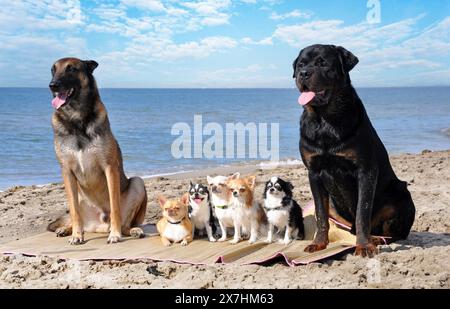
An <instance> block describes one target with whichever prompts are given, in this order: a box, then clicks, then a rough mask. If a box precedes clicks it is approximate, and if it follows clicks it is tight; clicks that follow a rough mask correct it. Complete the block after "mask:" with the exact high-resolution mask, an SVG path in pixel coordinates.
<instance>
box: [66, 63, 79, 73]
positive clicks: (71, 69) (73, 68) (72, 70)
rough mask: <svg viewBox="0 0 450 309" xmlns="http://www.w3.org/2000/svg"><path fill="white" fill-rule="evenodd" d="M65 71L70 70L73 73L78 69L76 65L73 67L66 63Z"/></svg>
mask: <svg viewBox="0 0 450 309" xmlns="http://www.w3.org/2000/svg"><path fill="white" fill-rule="evenodd" d="M66 71H67V72H70V73H74V72H77V71H78V69H77V68H76V67H74V66H71V65H68V66H67V67H66Z"/></svg>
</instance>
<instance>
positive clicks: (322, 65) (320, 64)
mask: <svg viewBox="0 0 450 309" xmlns="http://www.w3.org/2000/svg"><path fill="white" fill-rule="evenodd" d="M326 65H327V62H326V61H325V60H324V59H323V58H319V59H317V60H316V66H319V67H324V66H326Z"/></svg>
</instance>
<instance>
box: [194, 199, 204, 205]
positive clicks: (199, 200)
mask: <svg viewBox="0 0 450 309" xmlns="http://www.w3.org/2000/svg"><path fill="white" fill-rule="evenodd" d="M194 202H195V203H197V204H198V205H200V203H201V202H202V199H201V198H195V199H194Z"/></svg>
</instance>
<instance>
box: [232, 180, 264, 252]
mask: <svg viewBox="0 0 450 309" xmlns="http://www.w3.org/2000/svg"><path fill="white" fill-rule="evenodd" d="M226 184H227V186H228V188H229V190H230V192H231V194H232V197H231V203H232V205H233V206H234V213H233V223H234V237H233V240H231V241H230V243H232V244H237V243H238V242H239V241H240V240H241V228H242V232H243V233H246V232H247V233H248V231H250V239H249V240H248V242H249V243H250V244H253V243H255V242H256V240H257V238H258V234H260V233H264V232H265V230H266V228H267V217H266V213H265V212H264V210H263V209H262V207H261V205H260V204H259V203H257V202H256V201H255V199H254V190H255V184H256V176H248V177H246V178H242V179H241V178H239V176H237V177H236V176H235V175H233V176H230V177H228V179H227V182H226Z"/></svg>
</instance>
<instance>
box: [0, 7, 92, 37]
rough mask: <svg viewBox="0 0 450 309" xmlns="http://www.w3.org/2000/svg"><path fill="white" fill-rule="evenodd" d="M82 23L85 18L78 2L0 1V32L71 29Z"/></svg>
mask: <svg viewBox="0 0 450 309" xmlns="http://www.w3.org/2000/svg"><path fill="white" fill-rule="evenodd" d="M84 22H85V16H84V15H83V13H82V11H81V6H80V1H78V0H67V1H63V0H42V1H30V2H25V1H8V0H0V32H6V31H10V30H16V29H27V30H32V31H38V30H52V29H58V30H64V29H71V28H72V29H73V28H76V27H79V26H81V25H83V24H84Z"/></svg>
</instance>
